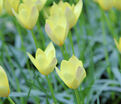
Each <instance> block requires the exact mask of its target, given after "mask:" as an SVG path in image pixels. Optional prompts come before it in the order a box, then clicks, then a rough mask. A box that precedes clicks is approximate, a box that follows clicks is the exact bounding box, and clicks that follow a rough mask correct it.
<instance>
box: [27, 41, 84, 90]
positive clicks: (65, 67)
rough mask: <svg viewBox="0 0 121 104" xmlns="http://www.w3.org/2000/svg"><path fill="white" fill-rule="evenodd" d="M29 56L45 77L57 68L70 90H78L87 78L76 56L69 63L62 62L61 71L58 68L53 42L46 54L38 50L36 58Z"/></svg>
mask: <svg viewBox="0 0 121 104" xmlns="http://www.w3.org/2000/svg"><path fill="white" fill-rule="evenodd" d="M27 54H28V56H29V58H30V60H31V61H32V63H33V64H34V65H35V67H36V68H37V69H38V70H39V72H40V73H41V74H43V75H48V74H50V73H51V72H52V71H53V70H54V68H56V71H57V73H58V75H59V77H60V78H61V79H62V80H63V81H64V82H65V84H66V85H67V86H68V87H69V88H72V89H76V88H78V87H79V85H80V83H81V82H82V81H83V79H84V78H85V77H86V72H85V69H84V67H83V64H82V62H81V61H80V60H78V59H77V58H76V56H74V55H73V56H72V57H71V58H70V59H69V61H66V60H63V61H62V62H61V66H60V69H61V70H59V69H58V68H57V67H56V64H57V59H56V51H55V48H54V46H53V44H52V42H51V43H50V44H49V45H48V46H47V48H46V50H45V51H44V52H43V51H42V50H41V49H37V52H36V55H35V58H34V57H33V56H32V55H31V54H30V53H27Z"/></svg>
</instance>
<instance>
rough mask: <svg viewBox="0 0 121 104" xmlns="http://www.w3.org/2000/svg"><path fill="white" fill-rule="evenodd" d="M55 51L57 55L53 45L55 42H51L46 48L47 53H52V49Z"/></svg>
mask: <svg viewBox="0 0 121 104" xmlns="http://www.w3.org/2000/svg"><path fill="white" fill-rule="evenodd" d="M52 50H53V52H54V55H55V48H54V46H53V43H52V42H50V43H49V45H48V46H47V48H46V49H45V54H46V55H48V54H49V53H50V51H52Z"/></svg>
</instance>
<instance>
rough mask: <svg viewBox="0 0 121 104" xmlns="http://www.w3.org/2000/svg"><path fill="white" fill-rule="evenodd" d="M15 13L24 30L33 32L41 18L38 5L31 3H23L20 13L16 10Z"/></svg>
mask: <svg viewBox="0 0 121 104" xmlns="http://www.w3.org/2000/svg"><path fill="white" fill-rule="evenodd" d="M13 13H14V15H15V17H16V18H17V20H18V21H19V23H20V24H21V25H22V26H23V27H24V28H26V29H29V30H31V29H32V28H33V27H34V26H35V24H36V22H37V20H38V16H39V11H38V9H37V7H36V5H34V4H32V3H31V2H26V3H21V4H20V6H19V10H18V13H16V12H15V10H14V9H13Z"/></svg>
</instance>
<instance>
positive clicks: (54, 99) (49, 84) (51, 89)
mask: <svg viewBox="0 0 121 104" xmlns="http://www.w3.org/2000/svg"><path fill="white" fill-rule="evenodd" d="M46 79H47V82H48V86H49V89H50V92H51V95H52V98H53V101H54V104H57V100H56V98H55V95H54V90H53V87H52V84H51V82H50V79H49V77H48V76H46Z"/></svg>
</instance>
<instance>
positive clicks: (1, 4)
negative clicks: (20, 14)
mask: <svg viewBox="0 0 121 104" xmlns="http://www.w3.org/2000/svg"><path fill="white" fill-rule="evenodd" d="M2 9H3V0H0V14H1V13H2Z"/></svg>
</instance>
